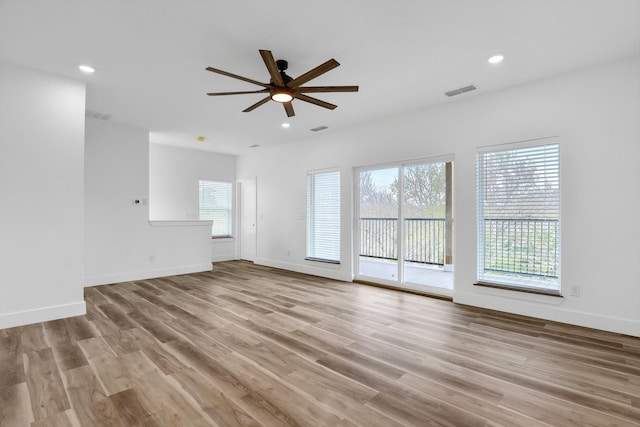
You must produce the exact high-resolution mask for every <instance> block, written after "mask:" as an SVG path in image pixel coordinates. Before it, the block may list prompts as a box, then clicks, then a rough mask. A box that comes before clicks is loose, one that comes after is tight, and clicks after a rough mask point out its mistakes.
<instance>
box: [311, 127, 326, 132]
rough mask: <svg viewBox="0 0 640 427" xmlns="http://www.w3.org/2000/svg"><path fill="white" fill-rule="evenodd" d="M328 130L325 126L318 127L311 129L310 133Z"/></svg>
mask: <svg viewBox="0 0 640 427" xmlns="http://www.w3.org/2000/svg"><path fill="white" fill-rule="evenodd" d="M325 129H329V128H328V127H327V126H318V127H317V128H313V129H311V131H312V132H319V131H321V130H325Z"/></svg>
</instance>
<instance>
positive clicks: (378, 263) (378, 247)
mask: <svg viewBox="0 0 640 427" xmlns="http://www.w3.org/2000/svg"><path fill="white" fill-rule="evenodd" d="M399 171H400V168H398V167H393V168H386V169H374V170H365V171H360V172H359V174H358V178H359V182H360V184H359V185H360V186H359V191H358V193H359V200H358V203H359V206H358V212H359V227H358V230H359V233H360V234H359V245H360V246H359V252H358V275H360V276H366V277H371V278H377V279H383V280H384V281H385V282H387V281H389V282H399V280H400V279H399V272H400V270H399V265H398V252H399V251H398V243H399V240H398V239H399V234H400V230H399V216H398V215H399V209H398V208H399V204H398V189H399V181H398V179H399Z"/></svg>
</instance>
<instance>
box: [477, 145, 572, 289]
mask: <svg viewBox="0 0 640 427" xmlns="http://www.w3.org/2000/svg"><path fill="white" fill-rule="evenodd" d="M477 190H478V192H477V195H478V200H477V202H478V210H477V212H478V227H477V228H478V251H477V254H478V263H477V265H478V272H477V273H478V283H480V284H498V285H504V286H505V287H509V288H522V289H523V290H535V291H539V292H543V293H551V294H558V293H559V292H560V152H559V145H558V144H557V143H555V142H554V143H544V144H539V143H538V144H536V145H517V146H516V145H514V146H512V147H511V148H505V146H501V147H499V148H497V149H496V148H495V147H494V148H493V149H487V150H479V152H478V155H477Z"/></svg>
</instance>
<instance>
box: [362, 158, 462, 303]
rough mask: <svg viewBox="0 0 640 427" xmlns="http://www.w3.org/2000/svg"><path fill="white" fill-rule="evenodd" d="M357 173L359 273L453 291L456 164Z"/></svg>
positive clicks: (385, 280) (417, 287)
mask: <svg viewBox="0 0 640 427" xmlns="http://www.w3.org/2000/svg"><path fill="white" fill-rule="evenodd" d="M356 175H357V177H358V180H359V184H358V186H357V189H356V190H357V195H358V197H357V200H358V206H357V211H358V227H357V233H356V241H357V244H356V248H357V254H356V255H357V257H356V259H357V260H358V263H357V271H356V278H357V279H359V280H364V281H370V282H376V283H380V284H384V285H390V286H398V287H405V288H408V289H414V290H420V291H425V292H431V293H437V294H444V295H447V294H451V291H452V289H453V277H452V276H453V275H452V270H453V248H452V242H453V239H452V236H453V217H452V212H453V209H452V205H453V202H452V200H453V198H452V194H453V193H452V189H453V182H452V163H451V162H442V161H441V162H420V163H411V164H398V165H390V166H388V167H383V168H376V169H368V168H367V169H364V168H363V169H359V170H358V171H357V174H356Z"/></svg>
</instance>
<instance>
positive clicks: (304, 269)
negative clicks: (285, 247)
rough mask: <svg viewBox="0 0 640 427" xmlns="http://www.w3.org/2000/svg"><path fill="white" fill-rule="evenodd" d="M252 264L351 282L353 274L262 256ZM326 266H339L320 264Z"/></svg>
mask: <svg viewBox="0 0 640 427" xmlns="http://www.w3.org/2000/svg"><path fill="white" fill-rule="evenodd" d="M254 264H256V265H264V266H267V267H274V268H280V269H282V270H289V271H295V272H297V273H303V274H310V275H312V276H319V277H326V278H328V279H333V280H340V281H342V282H351V281H352V280H353V276H352V275H351V274H350V273H347V272H344V271H342V270H336V269H332V268H321V267H317V266H312V265H300V264H292V263H288V262H281V261H274V260H270V259H264V258H256V260H255V262H254ZM322 265H323V266H328V267H332V266H333V267H334V268H335V267H339V266H338V265H336V264H322Z"/></svg>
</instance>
